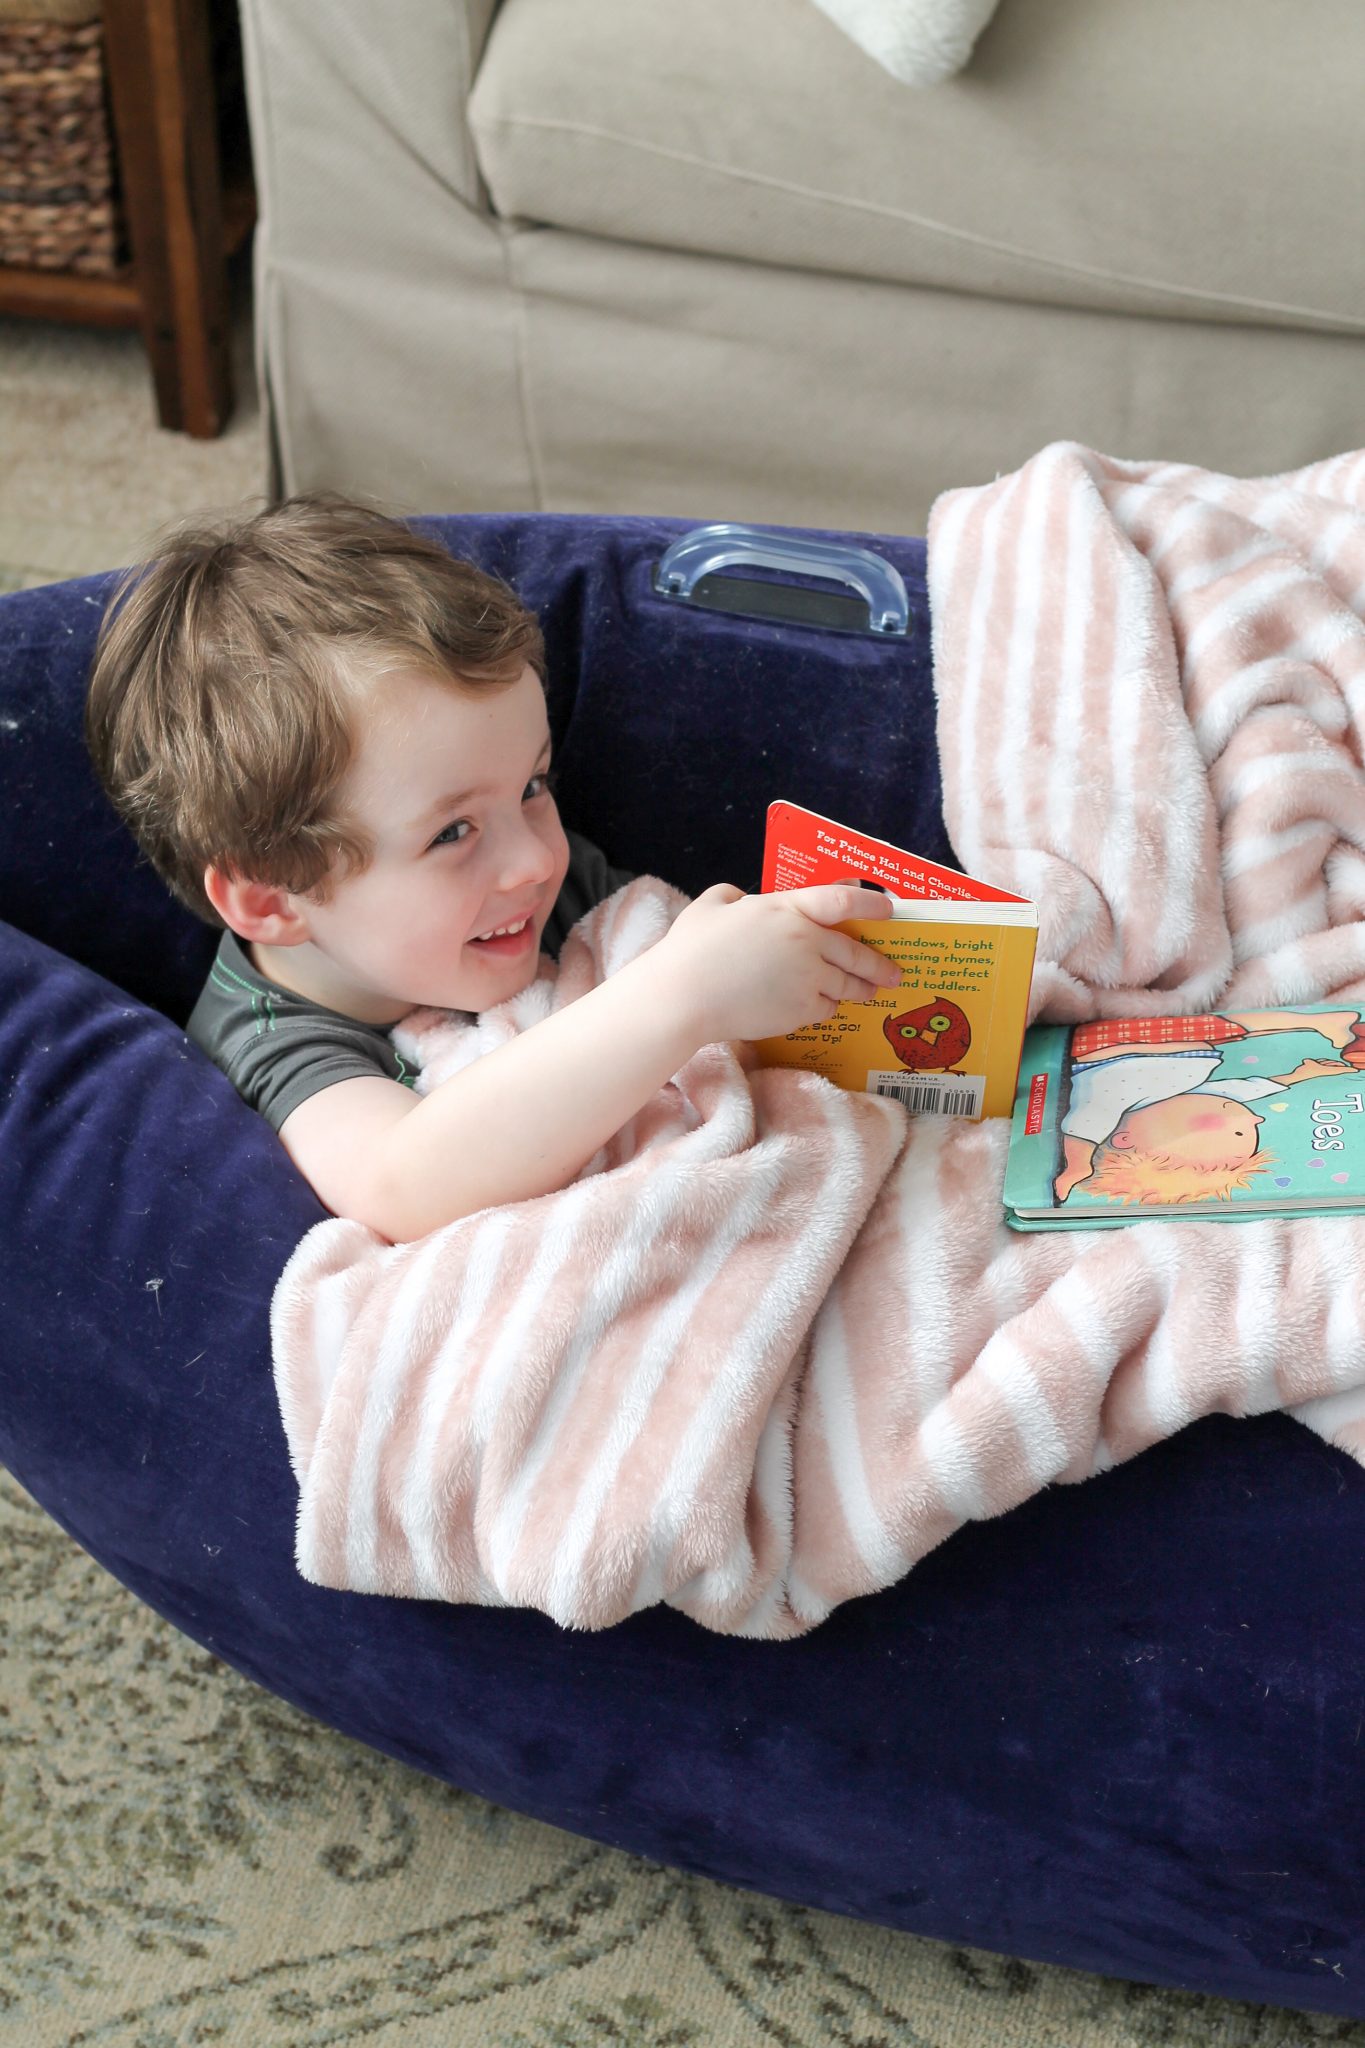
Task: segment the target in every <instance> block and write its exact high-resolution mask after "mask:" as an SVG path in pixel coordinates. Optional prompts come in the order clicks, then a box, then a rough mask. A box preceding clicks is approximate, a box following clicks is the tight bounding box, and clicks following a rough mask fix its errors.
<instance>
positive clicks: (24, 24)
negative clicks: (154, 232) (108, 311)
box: [0, 6, 127, 276]
mask: <svg viewBox="0 0 1365 2048" xmlns="http://www.w3.org/2000/svg"><path fill="white" fill-rule="evenodd" d="M33 11H34V13H35V14H36V13H37V12H38V8H37V7H36V6H35V7H34V10H33ZM50 11H51V12H59V11H60V10H55V9H53V10H50ZM126 256H127V249H126V236H125V231H124V225H123V219H122V213H121V209H120V207H119V203H118V194H117V191H116V179H115V169H114V154H113V148H112V145H111V140H110V133H109V113H108V100H107V95H106V91H105V76H104V29H103V26H102V24H101V23H100V22H99V21H98V20H94V21H90V20H87V21H83V22H70V21H63V20H61V19H56V20H53V19H50V18H49V19H43V20H32V19H30V20H23V19H20V20H14V19H12V18H11V16H10V9H9V8H8V7H5V8H4V9H3V11H0V263H4V264H18V265H21V266H23V267H25V268H30V269H36V270H71V271H78V272H80V273H82V274H83V275H85V276H107V275H108V274H109V273H110V272H111V271H114V270H117V269H118V268H119V267H120V266H121V265H122V264H123V262H124V261H125V260H126Z"/></svg>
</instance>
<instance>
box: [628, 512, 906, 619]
mask: <svg viewBox="0 0 1365 2048" xmlns="http://www.w3.org/2000/svg"><path fill="white" fill-rule="evenodd" d="M739 566H743V567H746V568H755V569H778V570H786V571H787V573H788V574H794V575H798V576H823V577H825V578H827V579H828V580H829V581H830V582H832V583H844V584H847V585H848V586H849V588H850V589H852V590H856V591H857V592H858V594H859V595H860V596H861V597H862V598H864V599H865V600H866V603H867V617H868V630H869V631H870V632H873V633H884V634H897V633H900V634H904V633H907V632H908V631H909V629H910V600H909V598H908V597H907V595H906V590H905V583H904V580H903V579H902V577H901V573H900V571H899V570H898V569H897V568H895V567H894V566H893V565H892V564H891V563H890V562H888V561H887V560H886V559H885V557H884V556H882V555H876V554H874V553H873V552H872V550H871V548H857V547H850V546H847V545H845V544H844V543H843V542H842V541H830V540H811V539H807V538H806V537H805V536H804V535H803V534H797V533H774V532H772V531H771V530H770V529H768V528H766V527H762V526H736V525H731V524H728V523H726V524H722V525H719V526H696V527H694V528H693V529H692V531H691V532H690V533H685V534H683V535H682V536H681V537H680V538H679V539H678V540H675V541H674V543H673V545H672V547H671V548H669V550H668V552H667V553H666V554H665V556H664V558H663V560H662V561H661V562H660V564H659V568H658V573H657V574H656V576H655V579H654V587H655V589H656V590H657V591H658V592H659V594H660V595H661V596H662V597H677V598H682V599H684V600H686V599H688V598H690V597H691V595H692V593H693V591H694V590H695V589H696V587H697V584H698V583H699V582H700V581H701V579H702V577H703V576H711V575H714V574H715V573H716V571H717V570H718V569H733V568H736V567H739Z"/></svg>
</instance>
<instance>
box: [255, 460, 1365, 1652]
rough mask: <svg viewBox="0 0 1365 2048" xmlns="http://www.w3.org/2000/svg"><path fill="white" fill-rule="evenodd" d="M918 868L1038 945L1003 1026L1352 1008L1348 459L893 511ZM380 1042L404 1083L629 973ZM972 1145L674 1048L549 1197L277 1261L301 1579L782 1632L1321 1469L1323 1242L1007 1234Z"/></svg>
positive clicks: (1266, 1235)
mask: <svg viewBox="0 0 1365 2048" xmlns="http://www.w3.org/2000/svg"><path fill="white" fill-rule="evenodd" d="M929 574H930V591H931V599H932V605H933V613H934V652H935V663H936V677H937V689H938V697H939V739H940V748H941V752H942V757H943V767H944V784H945V806H946V813H947V818H948V822H949V828H950V831H951V833H952V836H953V840H954V843H955V845H956V847H957V850H958V853H959V855H960V856H961V858H962V860H963V863H964V865H965V866H967V867H968V868H969V869H970V870H971V871H972V872H973V873H975V874H978V875H980V876H982V877H983V878H985V879H988V880H991V881H993V882H997V883H1000V884H1002V885H1003V886H1005V887H1007V888H1011V889H1019V890H1022V891H1024V892H1025V893H1028V894H1030V895H1032V896H1034V897H1035V898H1036V899H1037V900H1038V902H1039V905H1040V912H1041V928H1040V967H1039V972H1038V975H1037V979H1036V983H1035V990H1034V1011H1035V1014H1042V1015H1046V1016H1048V1017H1051V1018H1056V1019H1069V1018H1073V1017H1080V1016H1084V1015H1092V1014H1113V1013H1118V1012H1123V1011H1128V1010H1149V1011H1163V1010H1194V1009H1201V1008H1205V1007H1208V1006H1209V1005H1212V1004H1216V1003H1219V1002H1228V1001H1236V1002H1237V1003H1238V1004H1240V1005H1243V1006H1245V1005H1247V1004H1256V1005H1258V1006H1259V1005H1264V1004H1270V1003H1274V1002H1295V1001H1315V1000H1324V999H1326V998H1328V997H1329V996H1330V997H1332V998H1336V997H1342V998H1344V999H1346V1000H1355V999H1362V998H1365V773H1363V772H1362V718H1363V716H1365V624H1362V612H1365V453H1361V454H1356V455H1349V456H1342V457H1340V458H1338V459H1337V460H1336V461H1333V462H1327V463H1322V464H1320V465H1317V466H1316V467H1314V468H1312V469H1308V470H1304V471H1302V472H1300V473H1297V474H1295V475H1290V476H1282V477H1278V478H1271V479H1263V480H1260V481H1254V482H1239V481H1234V480H1232V479H1229V478H1226V477H1221V476H1216V475H1212V474H1209V473H1207V472H1205V471H1201V470H1197V469H1193V468H1189V467H1186V466H1180V465H1172V464H1154V463H1122V462H1115V461H1111V460H1109V459H1107V458H1105V457H1103V456H1099V455H1096V454H1094V453H1093V452H1092V451H1090V450H1087V449H1084V448H1081V447H1079V446H1076V445H1074V444H1069V443H1068V444H1058V445H1056V446H1054V447H1050V448H1047V449H1044V450H1043V451H1042V453H1041V454H1040V455H1038V456H1036V457H1035V458H1034V459H1033V460H1032V461H1031V462H1029V463H1027V464H1026V465H1025V466H1024V468H1023V469H1021V470H1020V471H1019V472H1017V473H1016V474H1015V475H1012V476H1009V477H1006V478H1003V479H1001V480H1000V481H998V482H997V483H995V484H993V485H990V486H987V487H985V488H982V489H973V490H966V491H958V492H952V493H949V494H948V496H947V497H945V498H943V499H941V500H940V501H939V503H938V504H937V505H936V507H935V509H934V514H933V518H932V521H931V525H930V535H929ZM682 901H683V899H682V898H681V897H679V896H677V895H676V894H675V893H674V892H672V891H670V890H668V889H667V888H666V887H665V886H664V885H663V884H662V883H659V882H656V881H653V880H650V879H643V880H640V881H637V882H633V883H631V884H630V885H629V886H628V887H627V888H626V889H625V890H623V891H621V892H620V893H619V894H618V895H617V896H616V897H614V898H612V899H611V900H610V901H609V902H608V903H605V904H602V905H599V906H598V908H597V909H596V910H595V911H594V912H593V913H592V914H591V915H590V916H589V917H588V918H586V919H585V920H584V921H583V923H582V924H581V925H580V926H579V927H578V928H577V929H576V931H575V932H574V933H573V934H571V936H570V938H569V940H568V941H567V943H566V945H565V948H564V951H563V954H562V956H561V960H560V963H559V969H558V973H557V974H556V973H555V972H554V971H553V970H552V969H551V968H550V964H549V963H548V962H545V963H542V964H543V967H544V968H545V969H546V970H547V971H545V972H544V974H543V976H542V979H540V980H539V981H537V982H536V983H535V984H534V986H533V987H532V988H530V989H528V990H526V991H525V992H524V993H523V994H522V995H521V996H519V997H516V998H515V999H513V1000H512V1001H511V1002H509V1003H507V1004H504V1005H502V1006H501V1007H500V1008H499V1009H498V1010H495V1011H491V1012H489V1013H487V1014H486V1015H484V1016H483V1017H481V1018H478V1019H476V1020H471V1019H468V1018H458V1017H451V1016H446V1015H440V1014H437V1013H433V1012H422V1013H414V1015H413V1016H412V1017H411V1018H409V1019H408V1020H406V1022H405V1025H404V1027H402V1035H401V1036H400V1043H401V1044H402V1045H403V1046H404V1049H405V1050H406V1051H407V1052H408V1053H409V1054H410V1055H411V1056H413V1057H415V1058H418V1059H419V1060H420V1061H421V1063H422V1067H423V1074H422V1084H423V1085H424V1086H431V1085H434V1084H435V1083H436V1082H438V1081H439V1080H440V1079H441V1078H442V1077H443V1076H444V1075H446V1074H448V1073H450V1072H453V1071H454V1070H455V1069H456V1068H458V1067H459V1066H461V1065H463V1064H465V1063H466V1062H468V1061H469V1060H472V1059H476V1058H478V1057H479V1056H480V1055H481V1054H482V1053H483V1052H485V1051H487V1050H489V1049H491V1048H492V1047H493V1046H495V1045H497V1044H499V1043H501V1042H503V1040H504V1039H505V1038H506V1037H508V1036H509V1035H511V1034H513V1033H515V1032H517V1031H520V1030H524V1029H526V1028H528V1027H529V1026H530V1025H532V1024H533V1023H534V1022H535V1021H536V1020H537V1018H539V1017H541V1016H543V1015H545V1014H546V1013H547V1012H548V1011H549V1010H550V1009H551V1008H553V1007H555V1006H557V1005H560V1004H562V1003H564V1002H568V1001H572V1000H573V999H574V997H575V996H577V995H578V994H581V993H582V992H583V991H584V990H585V989H586V988H588V987H589V986H591V985H592V983H593V982H594V980H596V979H597V978H598V977H600V976H602V975H605V974H609V973H611V972H612V971H613V970H614V969H615V968H617V967H619V966H620V965H621V964H622V963H623V962H624V961H625V960H627V959H629V958H632V957H633V956H634V955H635V954H636V953H637V952H638V951H639V950H640V949H641V948H642V947H644V946H646V945H649V944H652V943H654V942H655V941H656V940H657V938H658V937H659V936H660V935H661V934H662V932H663V931H664V930H665V929H666V927H667V925H668V923H669V922H670V920H671V919H672V917H673V916H675V915H676V914H677V911H678V909H679V908H680V907H681V905H682ZM1006 1138H1007V1132H1006V1127H1005V1125H1004V1124H1003V1123H999V1122H997V1123H994V1124H984V1125H974V1124H967V1123H957V1122H952V1123H942V1122H939V1121H937V1120H934V1119H923V1120H920V1121H917V1122H914V1121H908V1120H907V1119H906V1118H905V1116H904V1113H903V1111H902V1110H901V1109H900V1108H899V1107H898V1106H896V1105H894V1104H890V1103H886V1102H882V1101H879V1100H876V1099H872V1098H867V1097H861V1096H852V1095H848V1094H844V1093H841V1092H840V1091H839V1090H837V1089H835V1088H833V1087H831V1086H830V1085H829V1084H828V1083H826V1082H824V1081H821V1080H818V1079H817V1078H815V1077H813V1076H809V1075H804V1074H800V1073H797V1072H794V1071H790V1070H766V1071H765V1070H761V1069H758V1068H756V1067H755V1065H754V1061H753V1055H752V1053H751V1051H750V1050H749V1049H748V1048H747V1047H742V1046H725V1045H715V1046H708V1047H706V1048H705V1049H704V1050H703V1051H701V1052H700V1053H698V1054H697V1055H696V1057H695V1058H694V1059H692V1060H691V1061H689V1062H688V1064H687V1065H686V1066H685V1067H684V1068H683V1069H682V1070H681V1071H680V1072H679V1073H678V1074H677V1075H676V1076H675V1077H674V1079H673V1080H672V1082H671V1083H670V1084H669V1085H668V1087H666V1088H664V1089H662V1090H661V1091H660V1092H659V1094H658V1095H657V1096H656V1097H655V1098H654V1099H653V1100H652V1101H651V1102H650V1103H649V1104H648V1105H647V1106H646V1107H645V1109H643V1110H642V1111H641V1113H640V1114H639V1116H637V1117H636V1118H635V1119H634V1121H633V1122H632V1124H631V1125H630V1126H628V1127H627V1129H626V1130H625V1131H624V1132H622V1133H621V1134H620V1135H619V1136H618V1137H617V1138H616V1139H615V1140H614V1141H613V1143H612V1144H611V1145H610V1146H609V1147H607V1148H606V1149H605V1151H604V1152H603V1153H600V1154H599V1155H598V1156H597V1157H596V1158H595V1159H593V1160H592V1161H590V1162H589V1164H588V1165H587V1166H586V1167H585V1168H584V1170H583V1173H582V1174H581V1175H580V1176H579V1178H578V1179H577V1180H576V1181H575V1182H574V1184H573V1185H572V1186H570V1187H568V1188H566V1189H564V1190H563V1191H562V1192H560V1193H558V1194H553V1195H548V1196H544V1197H542V1198H541V1199H539V1200H537V1201H531V1202H525V1203H521V1204H518V1205H516V1206H514V1207H510V1208H506V1209H498V1210H488V1211H484V1212H482V1213H481V1214H479V1215H476V1216H471V1217H467V1218H465V1219H463V1220H461V1221H460V1222H457V1223H455V1224H452V1225H451V1226H449V1227H448V1228H447V1229H444V1230H441V1231H438V1232H435V1233H433V1234H432V1235H431V1236H430V1237H428V1238H425V1239H423V1240H421V1241H420V1242H418V1243H415V1244H410V1245H402V1246H391V1245H388V1244H385V1243H384V1242H383V1241H382V1240H380V1239H379V1238H377V1237H375V1236H374V1234H373V1233H372V1232H370V1231H368V1230H366V1229H364V1228H363V1227H362V1226H360V1225H358V1224H354V1223H348V1222H344V1221H340V1220H334V1221H330V1222H327V1223H323V1224H319V1225H318V1226H317V1227H316V1228H315V1229H314V1230H312V1231H310V1232H309V1234H308V1235H307V1237H305V1239H304V1240H303V1242H302V1243H301V1244H300V1245H299V1247H298V1249H297V1251H296V1252H295V1253H294V1255H293V1257H292V1258H291V1260H290V1262H289V1264H288V1266H287V1268H286V1269H285V1272H284V1273H283V1275H282V1276H281V1279H280V1282H279V1285H278V1288H277V1291H276V1295H275V1300H274V1303H273V1309H272V1329H273V1341H274V1353H275V1372H276V1381H277V1386H278V1391H279V1398H280V1404H281V1409H282V1412H283V1416H284V1422H285V1428H286V1431H287V1435H288V1440H289V1449H290V1454H291V1457H292V1460H293V1465H294V1470H295V1474H296V1476H297V1479H298V1483H299V1490H300V1507H299V1522H298V1544H297V1557H298V1564H299V1568H300V1570H301V1571H302V1572H303V1573H304V1575H305V1576H306V1577H308V1578H310V1579H312V1580H314V1581H316V1582H318V1583H320V1584H323V1585H328V1586H338V1587H351V1588H355V1589H359V1590H364V1591H373V1592H387V1593H395V1594H403V1595H410V1596H416V1597H431V1598H438V1599H444V1600H458V1601H483V1602H491V1603H495V1604H510V1605H529V1606H534V1607H537V1608H540V1609H542V1610H543V1611H545V1612H546V1613H548V1614H550V1615H552V1616H554V1617H555V1618H556V1619H557V1620H558V1621H560V1622H561V1623H562V1624H564V1625H566V1626H571V1627H581V1628H596V1627H602V1626H605V1625H607V1624H609V1623H612V1622H615V1621H617V1620H619V1619H621V1618H623V1617H624V1616H626V1615H628V1614H630V1613H632V1612H634V1611H636V1610H638V1609H640V1608H643V1607H646V1606H648V1605H650V1604H652V1603H654V1602H657V1601H666V1602H668V1603H670V1604H671V1605H673V1606H675V1607H679V1608H681V1609H682V1610H683V1611H685V1612H686V1613H688V1614H690V1615H693V1616H694V1617H695V1618H696V1619H697V1620H698V1621H700V1622H702V1623H704V1624H705V1625H707V1626H708V1627H711V1628H714V1629H719V1630H723V1631H726V1632H729V1633H733V1634H740V1635H748V1636H762V1637H784V1636H791V1635H796V1634H799V1633H802V1632H803V1631H805V1630H807V1629H809V1628H811V1627H812V1626H814V1625H815V1624H816V1623H818V1622H819V1621H820V1620H822V1619H823V1618H824V1616H825V1615H827V1614H828V1613H829V1612H830V1610H831V1609H832V1608H833V1607H834V1606H835V1605H836V1604H837V1603H838V1602H840V1601H842V1600H846V1599H849V1598H851V1597H854V1596H856V1595H860V1594H864V1593H870V1592H873V1591H875V1590H876V1589H878V1588H880V1587H882V1586H885V1585H888V1584H889V1583H891V1582H892V1581H893V1580H895V1579H897V1578H899V1577H900V1576H901V1575H902V1574H903V1573H905V1572H906V1571H908V1570H909V1569H910V1568H911V1566H913V1565H914V1564H915V1563H916V1561H917V1560H918V1559H919V1558H921V1557H923V1556H924V1555H925V1554H926V1552H928V1551H929V1550H930V1549H932V1548H933V1547H934V1545H936V1544H937V1543H939V1542H941V1541H942V1540H943V1539H944V1538H945V1537H946V1536H947V1535H949V1534H950V1533H951V1532H952V1531H953V1530H954V1529H956V1528H958V1527H959V1526H960V1525H961V1524H962V1523H963V1522H965V1521H967V1520H969V1519H972V1518H978V1517H982V1516H987V1515H996V1514H1000V1513H1002V1512H1003V1511H1005V1510H1006V1509H1008V1508H1010V1507H1012V1506H1014V1505H1015V1504H1016V1503H1018V1502H1020V1501H1022V1500H1024V1499H1026V1498H1027V1497H1028V1496H1029V1495H1030V1494H1032V1493H1034V1492H1036V1491H1037V1490H1038V1489H1039V1488H1040V1487H1043V1486H1046V1485H1049V1484H1051V1483H1053V1482H1054V1481H1059V1480H1060V1481H1075V1480H1081V1479H1085V1478H1087V1477H1089V1476H1091V1475H1092V1474H1095V1473H1098V1472H1101V1471H1103V1470H1105V1469H1106V1468H1107V1467H1109V1466H1110V1465H1112V1464H1115V1463H1117V1462H1119V1461H1121V1460H1123V1459H1125V1458H1129V1457H1131V1456H1133V1455H1134V1454H1135V1453H1136V1452H1138V1451H1140V1450H1142V1449H1143V1448H1144V1447H1145V1446H1147V1445H1150V1444H1152V1443H1154V1442H1156V1441H1158V1440H1159V1439H1161V1438H1163V1437H1166V1436H1169V1435H1170V1434H1172V1433H1173V1432H1174V1431H1175V1430H1178V1429H1180V1428H1181V1427H1183V1425H1184V1424H1185V1423H1187V1422H1189V1421H1191V1420H1193V1419H1194V1418H1195V1417H1197V1416H1201V1415H1206V1414H1209V1413H1212V1412H1215V1411H1221V1412H1224V1413H1230V1414H1237V1415H1250V1414H1256V1413H1260V1412H1263V1411H1265V1410H1268V1409H1274V1408H1281V1409H1286V1410H1288V1411H1289V1412H1290V1413H1292V1414H1294V1415H1297V1416H1298V1417H1299V1418H1300V1419H1302V1420H1303V1421H1304V1422H1305V1423H1307V1424H1308V1425H1309V1426H1310V1427H1312V1428H1314V1429H1315V1430H1317V1431H1318V1432H1319V1433H1320V1434H1321V1435H1322V1436H1323V1437H1325V1438H1326V1439H1327V1440H1328V1441H1330V1442H1333V1443H1336V1444H1339V1445H1341V1446H1342V1447H1343V1448H1344V1449H1346V1450H1348V1451H1350V1452H1351V1453H1352V1454H1353V1455H1355V1456H1356V1457H1357V1458H1359V1459H1361V1460H1362V1462H1365V1320H1363V1318H1365V1307H1363V1306H1362V1305H1363V1304H1365V1219H1362V1220H1359V1221H1357V1220H1352V1219H1349V1218H1344V1217H1337V1218H1319V1219H1304V1220H1300V1221H1296V1222H1293V1223H1287V1222H1282V1221H1275V1220H1265V1221H1259V1222H1250V1223H1243V1224H1238V1225H1236V1226H1234V1227H1229V1226H1227V1225H1223V1224H1216V1223H1198V1222H1180V1223H1175V1224H1170V1223H1162V1222H1147V1223H1139V1224H1135V1225H1134V1226H1133V1227H1132V1228H1130V1229H1126V1230H1120V1231H1097V1232H1093V1233H1085V1232H1077V1233H1074V1234H1073V1233H1062V1234H1057V1235H1053V1236H1048V1235H1039V1236H1021V1235H1017V1234H1014V1233H1012V1232H1010V1231H1009V1230H1007V1229H1006V1228H1005V1227H1004V1225H1003V1223H1002V1221H1001V1206H1000V1191H1001V1182H1002V1175H1003V1167H1004V1156H1005V1148H1006Z"/></svg>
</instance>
